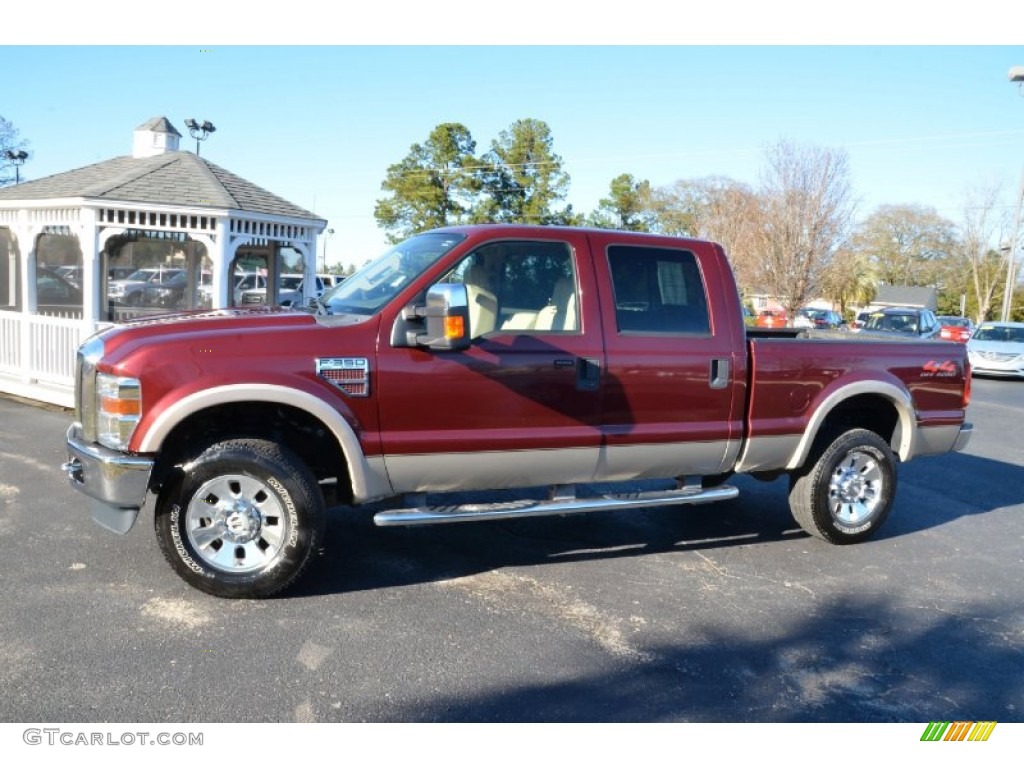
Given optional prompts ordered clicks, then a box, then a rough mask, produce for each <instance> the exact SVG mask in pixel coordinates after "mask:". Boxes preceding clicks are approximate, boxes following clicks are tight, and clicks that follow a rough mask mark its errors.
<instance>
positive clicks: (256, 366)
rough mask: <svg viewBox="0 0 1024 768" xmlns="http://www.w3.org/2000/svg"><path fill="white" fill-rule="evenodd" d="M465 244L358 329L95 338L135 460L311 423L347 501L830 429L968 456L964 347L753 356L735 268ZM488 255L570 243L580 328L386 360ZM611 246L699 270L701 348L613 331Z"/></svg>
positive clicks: (632, 237) (618, 238) (707, 256)
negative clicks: (841, 427) (335, 364)
mask: <svg viewBox="0 0 1024 768" xmlns="http://www.w3.org/2000/svg"><path fill="white" fill-rule="evenodd" d="M458 231H459V232H460V233H462V234H463V235H464V238H465V239H464V240H463V241H462V242H461V243H460V244H459V245H458V246H457V247H455V248H454V249H453V250H452V251H450V252H449V253H448V254H447V255H446V256H444V257H443V258H441V259H440V260H439V261H438V262H437V263H436V264H435V265H434V266H433V267H431V268H430V269H428V270H427V271H426V272H424V273H423V274H422V275H421V276H420V277H419V278H418V279H417V280H414V281H412V282H411V283H410V284H409V285H408V286H406V287H405V288H404V289H403V290H402V291H401V292H400V293H399V294H398V295H397V296H396V297H395V298H394V300H393V301H391V302H390V303H389V304H387V305H386V306H385V307H384V308H383V309H382V310H380V311H379V312H378V313H377V314H375V315H372V316H369V317H355V316H326V317H325V316H314V315H311V314H308V313H304V312H299V311H281V310H275V309H246V310H224V311H214V312H196V313H191V314H188V315H183V316H175V317H173V318H167V319H156V320H148V321H142V322H138V323H133V324H130V325H128V326H125V327H121V328H118V329H113V330H110V331H107V332H106V333H105V334H104V336H103V341H104V350H103V357H102V359H101V360H99V361H98V362H97V368H98V369H99V370H101V371H103V372H107V373H113V374H116V375H121V376H130V377H135V378H138V379H140V380H141V382H142V414H143V415H142V419H141V421H140V423H139V425H138V427H137V429H136V430H135V433H134V435H133V436H132V439H131V442H130V444H129V451H130V453H131V454H133V455H141V456H147V455H150V456H154V457H156V458H157V460H158V461H159V460H160V457H161V455H162V452H163V451H164V449H165V446H166V445H167V444H168V443H169V442H171V441H173V440H174V439H175V435H176V433H179V432H180V430H181V429H182V428H183V427H182V425H184V424H187V423H191V424H195V423H196V420H197V419H202V418H203V415H204V414H209V415H210V417H211V418H214V417H215V416H216V414H219V413H224V412H225V411H224V410H223V408H224V407H225V406H230V405H232V404H244V405H246V406H252V405H254V404H259V405H263V406H266V407H267V410H266V418H267V419H268V420H269V421H272V420H273V418H274V416H273V414H274V410H273V408H274V406H283V407H287V408H290V409H295V410H296V411H298V412H301V413H303V414H305V415H306V416H307V417H308V418H309V420H310V423H312V424H315V425H318V430H319V432H318V435H317V437H316V438H315V439H317V440H320V441H323V445H324V446H325V447H327V446H329V447H330V449H331V451H333V452H336V453H337V455H338V456H340V457H341V461H342V462H343V464H344V466H340V467H338V468H337V469H336V474H337V475H339V476H341V477H344V479H345V482H346V483H347V484H349V485H350V486H351V488H350V490H351V500H352V501H353V502H355V503H360V502H366V501H371V500H374V499H379V498H383V497H385V496H389V495H392V494H398V493H410V492H424V491H453V490H470V489H492V488H509V487H519V486H536V485H544V484H567V483H577V482H586V481H612V480H630V479H639V478H646V477H666V476H676V475H683V474H686V475H714V474H720V473H725V472H730V471H752V472H772V471H781V470H787V469H793V468H796V467H799V466H801V465H802V464H803V462H804V461H805V460H806V458H807V456H808V455H809V453H810V451H811V447H812V444H813V441H814V439H815V437H816V436H817V435H818V434H819V432H820V431H821V430H822V429H824V428H825V427H826V425H829V424H831V423H832V421H830V420H833V419H835V418H838V417H837V414H842V415H843V418H847V419H857V418H867V419H868V420H869V423H871V424H877V425H879V426H880V429H882V430H885V431H887V432H888V434H887V435H886V436H887V438H888V439H890V442H891V443H892V445H893V448H894V450H895V451H896V453H897V454H898V455H899V457H900V458H901V459H903V460H906V459H910V458H912V457H914V456H916V455H923V454H928V453H938V452H942V451H946V450H951V449H955V448H957V447H959V446H960V445H961V444H962V442H963V441H964V437H963V431H962V425H963V422H964V415H965V408H966V400H967V393H966V381H965V379H966V377H965V373H966V371H967V362H966V353H965V351H964V348H963V345H957V344H953V343H944V342H914V343H902V342H888V341H878V340H874V339H863V340H860V339H857V340H854V339H853V337H850V338H844V339H843V340H837V339H834V338H828V339H821V340H816V339H797V338H793V339H774V338H764V339H762V338H749V339H748V338H747V333H746V329H745V326H744V322H743V316H742V311H741V306H740V301H739V298H738V293H737V289H736V284H735V282H734V279H733V275H732V271H731V269H730V267H729V265H728V262H727V260H726V256H725V253H724V252H723V250H722V248H721V247H720V246H718V245H715V244H713V243H708V242H704V241H698V240H685V239H678V238H664V237H657V236H652V235H641V234H635V233H623V232H612V231H602V230H583V229H569V228H565V229H563V228H553V227H543V228H541V227H517V226H485V227H476V228H464V229H460V230H458ZM498 240H513V241H522V240H544V241H555V242H559V243H564V244H566V245H567V246H568V248H569V249H570V251H571V253H572V254H573V258H574V260H575V268H576V279H577V283H578V284H577V286H576V288H577V292H578V297H579V311H580V329H579V330H578V331H577V332H574V333H565V332H562V333H543V332H529V333H524V332H517V331H504V332H502V331H495V332H493V333H490V334H488V335H487V336H485V337H483V338H481V339H478V340H476V341H474V343H473V344H472V345H471V346H470V347H469V348H468V349H465V350H460V351H435V350H430V349H426V348H422V347H417V346H402V345H396V344H395V343H394V338H395V327H396V323H399V322H400V321H401V316H402V312H403V309H405V308H406V307H408V306H410V305H414V304H416V303H417V302H421V301H422V298H423V296H424V295H425V292H426V290H427V288H428V287H429V286H431V285H432V284H434V283H435V282H438V281H439V280H440V279H441V277H442V276H443V275H444V274H445V273H446V272H448V271H449V270H451V268H452V267H453V266H454V265H455V264H456V263H458V262H459V260H461V259H462V258H463V257H464V256H466V255H467V254H468V253H470V252H471V251H472V250H473V249H475V248H477V247H478V246H480V245H481V244H483V243H487V242H493V241H498ZM621 243H628V244H631V245H648V246H652V247H658V248H669V249H685V250H687V251H690V252H692V253H693V254H694V255H695V256H696V258H697V261H698V264H699V267H700V273H701V275H702V279H703V281H704V285H705V289H706V293H707V302H708V308H709V313H710V327H709V330H708V332H707V333H697V334H657V333H647V334H645V333H635V332H630V333H626V332H620V331H619V330H618V329H617V327H616V323H615V312H614V297H613V291H612V282H611V275H610V271H609V265H608V259H607V256H606V254H607V250H608V248H609V247H611V246H614V245H616V244H621ZM348 358H353V359H360V360H365V361H366V365H365V368H366V377H365V379H366V387H367V388H366V390H365V391H362V392H360V393H359V394H356V395H353V394H351V393H350V392H346V391H344V389H343V388H340V387H338V386H337V382H336V381H332V380H331V379H332V377H331V376H329V375H325V372H326V371H328V370H331V369H332V366H331V365H326V366H325V365H324V364H323V361H338V360H344V359H348ZM318 361H319V363H318ZM936 361H938V362H939V363H941V364H942V365H945V368H944V369H943V370H939V368H941V367H942V366H940V365H937V364H936ZM318 364H319V367H320V370H319V372H318ZM930 364H932V365H931V366H930ZM262 426H263V427H264V428H266V429H268V430H272V429H273V424H272V423H267V424H265V425H262ZM223 428H224V429H230V425H223ZM958 441H959V442H958ZM155 477H159V473H156V474H155Z"/></svg>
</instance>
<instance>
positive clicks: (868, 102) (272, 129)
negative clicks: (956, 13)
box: [0, 44, 1024, 263]
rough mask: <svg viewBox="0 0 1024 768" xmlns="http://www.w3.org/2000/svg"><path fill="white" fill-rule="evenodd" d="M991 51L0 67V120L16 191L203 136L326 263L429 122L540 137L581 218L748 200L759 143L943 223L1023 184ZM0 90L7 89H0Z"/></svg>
mask: <svg viewBox="0 0 1024 768" xmlns="http://www.w3.org/2000/svg"><path fill="white" fill-rule="evenodd" d="M1014 65H1024V47H1022V46H994V45H975V46H959V45H952V46H951V45H942V46H935V45H884V46H819V47H814V46H788V45H720V46H718V45H716V46H695V45H661V46H654V45H638V46H589V45H565V46H560V45H550V46H489V45H487V46H447V45H446V46H432V47H414V46H406V45H402V46H362V47H360V46H352V45H344V46H342V45H325V46H312V47H311V46H268V45H260V46H238V45H217V44H201V45H200V44H196V45H182V46H152V45H145V46H140V47H115V46H111V45H94V46H89V47H69V46H43V45H29V46H10V45H5V46H3V47H0V72H3V73H5V74H4V77H3V78H2V85H0V115H3V116H4V117H5V118H7V119H8V120H10V121H11V122H12V123H14V125H15V126H16V127H17V128H18V129H19V130H20V132H21V134H22V136H23V138H26V139H28V140H29V141H30V143H31V144H30V151H31V152H32V157H31V159H30V160H29V161H28V162H27V163H26V164H25V166H24V167H23V169H22V174H23V176H24V178H26V179H34V178H39V177H42V176H46V175H50V174H54V173H60V172H63V171H67V170H70V169H72V168H78V167H81V166H84V165H89V164H91V163H95V162H100V161H102V160H106V159H109V158H111V157H115V156H117V155H123V154H128V153H130V151H131V140H132V131H133V129H135V128H136V127H137V126H139V125H140V124H142V123H143V122H145V121H146V120H148V119H149V118H152V117H157V116H166V117H167V118H169V119H170V120H171V122H173V123H174V124H175V125H176V126H177V127H178V129H179V131H181V133H182V134H183V135H184V138H183V140H182V145H181V147H182V148H183V149H190V150H194V148H195V143H194V142H193V141H192V140H191V139H190V138H189V137H188V135H187V134H188V132H187V130H186V129H185V127H184V120H185V119H186V118H189V117H194V118H196V119H197V120H200V121H202V120H209V121H211V122H213V123H214V124H215V125H216V127H217V131H216V133H215V134H213V135H212V136H211V137H210V138H209V140H207V141H206V142H205V143H204V144H203V145H202V149H201V153H202V155H203V156H204V157H208V158H209V159H210V160H211V161H213V162H215V163H217V164H218V165H220V166H222V167H224V168H227V169H228V170H230V171H232V172H234V173H236V174H238V175H240V176H242V177H244V178H246V179H249V180H250V181H252V182H254V183H256V184H259V185H260V186H263V187H266V188H267V189H269V190H271V191H273V192H275V193H276V194H279V195H281V196H282V197H284V198H286V199H288V200H290V201H292V202H294V203H296V204H298V205H301V206H303V207H306V208H308V209H311V210H313V211H315V212H316V213H318V214H319V215H320V216H322V217H323V218H326V219H327V220H328V226H330V227H332V228H333V229H335V232H336V234H335V235H334V236H333V238H331V240H330V242H329V243H328V260H329V261H331V262H333V261H341V262H343V263H362V262H363V261H365V259H367V258H369V257H371V256H373V255H376V254H377V253H378V252H379V251H380V250H382V248H383V247H384V235H383V233H382V232H381V231H380V230H378V229H377V226H376V222H375V220H374V219H373V207H374V202H375V200H377V199H378V198H379V197H380V196H381V192H380V183H381V181H382V180H383V178H384V175H385V172H386V169H387V167H388V165H390V164H392V163H395V162H397V161H399V160H400V159H401V158H402V157H403V156H404V155H405V154H406V153H407V152H408V150H409V147H410V145H411V144H413V143H415V142H421V141H423V140H424V139H425V138H426V137H427V135H428V134H429V132H430V130H431V129H432V128H433V127H434V126H436V125H437V124H438V123H441V122H461V123H464V124H465V125H466V126H467V127H468V128H469V129H470V131H471V132H472V135H473V137H474V138H475V139H476V141H477V149H478V151H483V150H484V149H486V148H487V147H488V146H489V145H490V142H491V140H492V139H495V138H496V137H497V136H498V134H499V132H500V131H502V130H503V129H506V128H508V127H509V125H510V124H511V123H512V122H513V121H515V120H517V119H521V118H536V119H540V120H543V121H545V122H547V123H548V125H549V126H550V127H551V131H552V136H553V138H554V149H555V151H556V152H557V153H558V154H559V155H560V156H561V157H562V159H563V161H564V163H565V169H566V170H567V171H568V173H569V174H570V176H571V179H572V182H571V187H570V194H569V198H568V201H569V202H571V203H572V204H573V206H574V208H575V209H576V210H580V211H583V212H589V211H591V210H593V209H594V208H595V207H596V206H597V205H598V201H599V200H600V198H601V197H602V196H604V195H605V194H606V193H607V190H608V184H609V182H610V181H611V179H612V178H614V177H615V176H617V175H618V174H620V173H632V174H633V175H634V176H636V177H637V178H642V179H647V180H649V181H650V182H651V183H652V184H654V185H656V186H659V185H667V184H671V183H672V182H674V181H676V180H678V179H692V178H700V177H704V176H710V175H721V176H728V177H731V178H734V179H737V180H739V181H745V182H748V183H751V184H756V183H757V181H758V177H759V174H760V172H761V171H762V169H763V167H764V150H765V147H766V146H767V145H769V144H771V143H773V142H775V141H777V140H779V139H783V138H785V139H791V140H795V141H798V142H802V143H808V144H814V145H818V146H825V147H831V148H840V149H845V150H846V151H847V153H848V155H849V159H850V170H851V181H852V186H853V191H854V193H855V195H856V196H857V197H858V198H859V199H860V201H861V205H860V209H859V210H860V212H861V213H862V214H867V213H869V212H870V211H871V210H872V209H873V208H874V207H876V206H877V205H880V204H884V203H893V204H898V203H914V204H922V205H929V206H933V207H935V208H937V209H939V210H940V212H941V213H943V214H944V215H946V216H947V217H949V218H951V219H953V220H957V219H958V217H959V216H960V215H961V213H962V209H963V206H964V204H965V199H966V198H965V191H966V189H967V188H968V187H970V186H972V185H978V184H982V183H988V182H991V181H996V182H1001V183H1002V184H1003V187H1004V200H1005V206H1006V208H1007V209H1010V208H1012V207H1013V206H1014V205H1015V202H1016V190H1017V186H1018V183H1019V180H1020V176H1021V170H1022V168H1024V98H1021V95H1020V93H1019V91H1018V88H1017V86H1016V85H1011V84H1010V82H1009V81H1008V78H1007V72H1008V70H1009V68H1010V67H1011V66H1014ZM12 74H13V75H14V76H12Z"/></svg>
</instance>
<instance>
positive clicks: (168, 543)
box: [154, 439, 326, 598]
mask: <svg viewBox="0 0 1024 768" xmlns="http://www.w3.org/2000/svg"><path fill="white" fill-rule="evenodd" d="M154 524H155V526H156V536H157V541H158V543H159V544H160V549H161V551H162V552H163V554H164V557H166V558H167V561H168V562H169V563H170V564H171V566H172V567H173V568H174V570H175V571H176V572H177V573H178V575H180V576H181V577H182V578H183V579H185V581H187V582H188V583H189V584H191V585H192V586H194V587H197V588H198V589H201V590H202V591H203V592H207V593H209V594H211V595H217V596H219V597H236V598H237V597H256V598H258V597H269V596H271V595H274V594H276V593H278V592H280V591H282V590H284V589H285V588H287V587H288V586H289V585H291V584H292V583H293V582H294V581H295V580H296V579H297V578H298V577H299V576H300V575H301V574H302V572H303V571H304V570H305V568H306V566H308V565H309V563H310V561H311V560H312V558H313V556H314V554H315V553H316V552H317V551H318V550H319V548H320V546H321V541H322V539H323V536H324V529H325V525H326V510H325V505H324V499H323V495H322V494H321V492H320V488H319V486H318V485H317V482H316V478H315V477H314V475H313V474H312V472H311V471H310V470H309V468H308V467H307V466H306V465H305V464H304V463H303V462H302V461H301V460H300V459H298V458H297V457H296V456H295V455H294V454H293V453H292V452H291V451H289V450H287V449H286V448H284V447H283V446H280V445H278V444H277V443H274V442H271V441H268V440H256V439H236V440H225V441H223V442H220V443H216V444H214V445H212V446H210V447H209V448H207V449H206V450H205V451H203V453H202V454H201V455H200V456H199V458H197V459H195V460H194V461H192V462H189V463H188V464H187V465H185V467H184V468H183V470H182V471H181V472H180V474H179V476H178V477H177V478H175V479H174V480H172V481H171V482H170V483H168V485H167V486H166V487H165V488H164V489H163V490H162V491H161V493H160V495H159V497H158V500H157V508H156V517H155V520H154Z"/></svg>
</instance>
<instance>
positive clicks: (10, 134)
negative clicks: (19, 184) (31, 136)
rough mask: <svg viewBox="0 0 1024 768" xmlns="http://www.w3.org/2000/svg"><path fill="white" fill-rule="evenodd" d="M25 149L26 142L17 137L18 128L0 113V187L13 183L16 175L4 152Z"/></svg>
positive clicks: (26, 146) (26, 147)
mask: <svg viewBox="0 0 1024 768" xmlns="http://www.w3.org/2000/svg"><path fill="white" fill-rule="evenodd" d="M27 149H28V142H27V141H25V140H23V139H21V138H20V137H19V135H18V129H17V128H15V127H14V125H13V123H11V122H10V121H9V120H6V119H5V118H4V116H3V115H0V187H5V186H7V185H8V184H13V183H14V179H15V177H16V173H15V171H14V165H13V164H12V163H11V161H10V160H8V159H7V157H6V153H7V152H8V151H12V152H16V151H18V150H27Z"/></svg>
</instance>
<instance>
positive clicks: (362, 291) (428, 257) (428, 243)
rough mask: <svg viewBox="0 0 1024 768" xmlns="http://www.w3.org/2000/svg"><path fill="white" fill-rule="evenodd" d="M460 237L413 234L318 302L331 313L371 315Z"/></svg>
mask: <svg viewBox="0 0 1024 768" xmlns="http://www.w3.org/2000/svg"><path fill="white" fill-rule="evenodd" d="M463 239H465V236H464V235H459V234H454V233H450V232H448V233H444V232H428V233H425V234H422V235H414V236H413V237H410V238H409V239H408V240H405V241H403V242H401V243H399V244H398V245H396V246H395V247H394V248H392V249H391V250H390V251H388V252H387V253H385V254H384V255H383V256H380V257H379V258H377V259H375V260H373V261H371V262H370V263H369V264H367V265H366V266H365V267H363V268H362V269H360V270H359V271H358V272H356V273H355V274H354V275H352V276H351V277H350V278H348V279H347V280H345V281H344V282H343V283H340V284H339V285H337V286H335V287H334V288H332V289H331V290H330V291H328V292H327V293H325V294H324V295H323V298H322V299H321V302H322V303H323V304H324V305H325V306H326V307H327V311H328V312H330V313H331V314H336V315H341V314H350V315H372V314H373V313H374V312H376V311H377V310H379V309H380V308H381V307H383V306H384V305H385V304H387V303H388V302H389V301H391V299H393V298H394V297H395V296H396V295H397V294H398V292H399V291H400V290H402V288H404V287H405V286H406V285H408V284H409V283H411V282H412V281H413V280H415V279H416V278H417V277H419V276H420V275H421V274H423V273H424V272H425V271H426V270H427V269H429V268H430V266H431V265H432V264H434V263H435V262H436V261H437V260H438V259H439V258H441V257H442V256H444V255H445V254H446V253H448V252H449V251H450V250H451V249H452V248H454V247H455V246H456V245H458V243H460V242H461V241H462V240H463Z"/></svg>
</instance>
